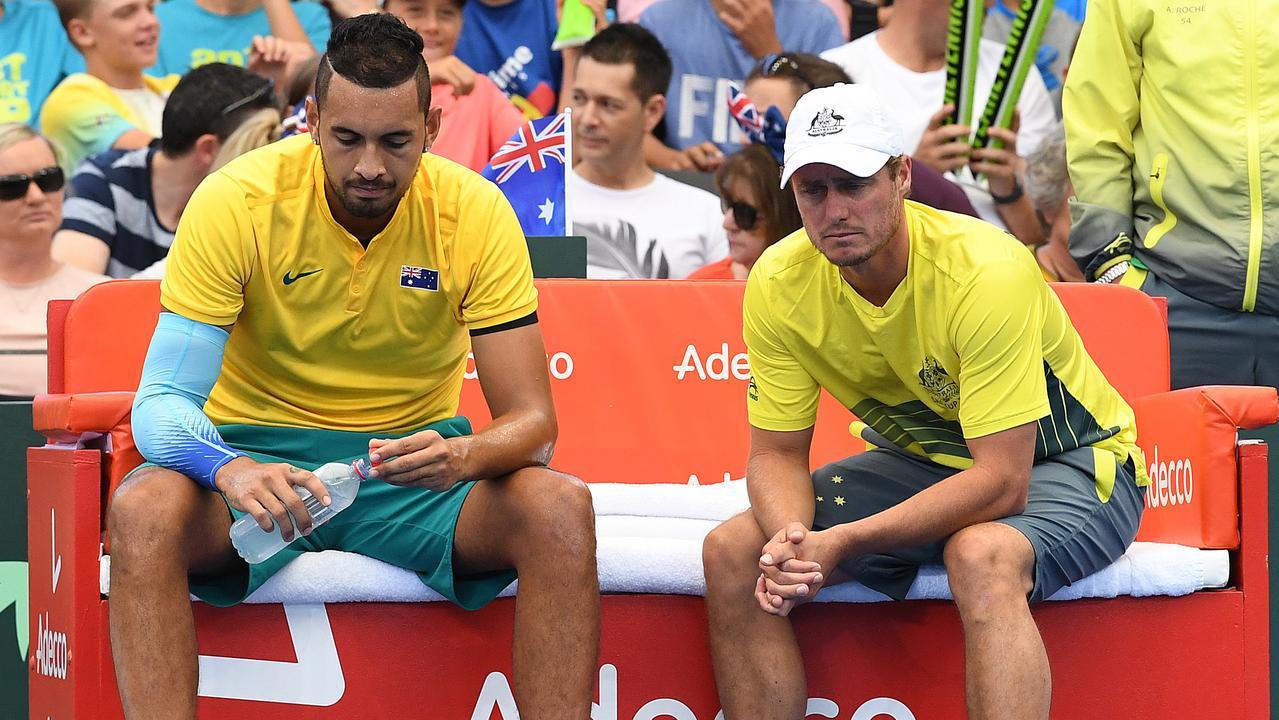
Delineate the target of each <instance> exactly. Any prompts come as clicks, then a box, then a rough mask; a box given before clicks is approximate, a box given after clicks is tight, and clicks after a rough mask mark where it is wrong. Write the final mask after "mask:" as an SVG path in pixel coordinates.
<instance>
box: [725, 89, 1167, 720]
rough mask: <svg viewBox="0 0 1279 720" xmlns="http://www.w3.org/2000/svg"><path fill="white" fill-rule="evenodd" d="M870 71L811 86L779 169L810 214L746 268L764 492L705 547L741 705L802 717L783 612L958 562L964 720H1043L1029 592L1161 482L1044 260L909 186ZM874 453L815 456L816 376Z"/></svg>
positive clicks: (750, 410)
mask: <svg viewBox="0 0 1279 720" xmlns="http://www.w3.org/2000/svg"><path fill="white" fill-rule="evenodd" d="M904 148H905V145H904V143H903V141H902V136H901V130H900V127H899V126H898V125H897V123H896V121H895V120H892V119H891V116H890V114H889V111H888V109H887V108H886V107H885V105H884V103H883V100H882V99H881V98H879V97H878V94H877V93H876V92H875V91H874V90H873V89H871V88H869V87H867V86H865V85H836V86H833V87H828V88H819V89H816V90H812V91H810V92H809V93H807V94H805V95H804V96H803V97H802V98H800V101H799V103H798V104H797V105H796V107H795V110H794V112H793V113H792V114H791V118H790V122H789V124H788V127H787V133H786V145H785V166H784V168H783V170H782V177H781V181H782V182H783V183H787V182H789V184H790V187H791V189H792V190H793V191H794V194H795V200H796V205H797V206H798V208H799V213H800V217H801V219H802V220H803V224H804V230H803V231H802V232H797V233H794V234H792V235H790V236H788V237H786V238H784V239H783V240H781V241H780V242H778V243H777V244H775V245H773V246H772V247H770V248H768V249H767V250H766V251H764V254H763V256H762V257H761V258H760V259H759V261H758V262H756V263H755V267H754V268H753V269H752V270H751V273H750V277H749V278H748V279H747V281H746V288H745V294H744V301H743V307H742V316H743V319H742V325H743V329H742V332H743V338H744V339H745V341H746V347H747V354H748V356H749V360H750V368H751V381H750V383H749V387H748V391H747V401H746V402H747V416H748V419H749V422H750V456H749V458H748V461H747V470H746V482H747V485H748V488H749V490H750V495H751V499H752V502H751V507H750V508H748V509H747V510H746V511H744V512H743V513H741V514H739V515H737V516H736V517H734V518H731V519H729V520H728V521H727V522H725V523H723V524H722V525H720V526H719V527H717V528H716V529H714V530H712V531H711V532H710V534H709V535H708V536H707V537H706V540H705V543H704V545H703V550H702V558H703V566H704V569H705V574H706V606H707V616H708V620H709V625H710V630H709V635H710V647H711V660H712V665H713V669H714V673H715V680H716V685H717V687H718V690H719V696H720V701H721V703H722V707H723V711H724V717H725V718H728V719H730V720H737V719H745V718H750V719H751V720H793V719H794V718H801V717H804V715H805V706H806V703H807V701H808V689H807V686H806V681H805V675H804V663H803V658H802V656H801V654H800V646H799V643H798V642H797V640H796V637H795V632H794V629H793V628H792V627H791V624H790V620H789V619H788V617H789V615H790V613H791V611H792V610H793V609H794V608H795V607H796V606H798V605H800V604H803V603H806V602H809V601H811V600H813V599H814V598H817V597H819V596H820V595H821V594H822V593H823V592H824V590H825V588H826V587H827V586H828V585H832V584H835V583H839V582H847V581H849V580H855V581H858V582H860V583H862V584H863V585H865V586H867V587H870V588H872V589H874V590H877V591H879V592H881V593H883V594H885V595H887V596H889V597H891V598H893V599H895V600H901V599H904V598H905V597H906V595H907V592H908V590H909V589H910V587H911V585H912V584H913V583H914V581H915V578H916V576H917V574H918V571H919V568H920V567H921V566H922V565H925V564H937V563H941V564H944V566H945V568H946V574H947V579H948V581H949V586H950V590H951V594H952V595H953V597H954V601H955V605H956V608H957V610H958V613H959V619H960V622H961V623H962V626H963V633H964V658H965V673H966V680H965V688H966V690H967V697H966V700H967V709H968V713H967V716H968V717H970V718H1017V719H1018V720H1022V719H1027V720H1028V719H1030V718H1047V717H1049V713H1050V709H1051V708H1050V705H1051V700H1052V679H1051V668H1050V665H1049V659H1048V655H1047V653H1046V652H1045V650H1044V644H1043V640H1042V638H1041V637H1040V634H1039V631H1038V628H1037V627H1036V625H1035V620H1034V617H1033V616H1032V615H1031V611H1030V604H1031V603H1037V602H1039V601H1041V600H1044V599H1045V598H1048V597H1050V596H1052V595H1053V594H1054V593H1056V592H1057V591H1058V590H1059V589H1060V588H1062V587H1065V586H1066V585H1069V584H1071V583H1073V582H1075V581H1078V580H1080V579H1082V578H1083V577H1085V576H1087V575H1090V574H1092V573H1094V572H1097V571H1099V570H1102V569H1104V568H1105V567H1107V566H1109V565H1110V564H1111V563H1112V562H1114V561H1115V559H1117V558H1118V557H1119V556H1121V555H1123V554H1124V552H1125V550H1126V549H1127V547H1128V545H1129V544H1130V543H1131V542H1132V540H1133V537H1134V536H1135V535H1136V532H1137V526H1138V524H1139V523H1140V520H1141V515H1142V510H1143V508H1144V506H1145V497H1144V493H1145V486H1147V485H1148V484H1149V479H1148V477H1147V475H1146V472H1145V468H1144V462H1143V458H1142V453H1141V450H1140V449H1139V448H1138V447H1137V445H1136V436H1137V432H1136V427H1135V421H1134V417H1133V412H1132V409H1131V408H1129V407H1128V405H1127V404H1126V403H1125V402H1124V401H1123V399H1122V398H1121V397H1120V396H1119V394H1118V393H1117V392H1116V391H1115V389H1114V388H1113V387H1111V386H1110V384H1109V383H1108V382H1107V381H1106V379H1105V377H1104V376H1103V375H1102V374H1101V371H1100V370H1099V369H1098V368H1097V366H1096V364H1095V363H1094V362H1093V361H1092V359H1091V358H1090V357H1089V356H1088V352H1087V350H1086V349H1085V348H1084V344H1083V341H1082V340H1081V339H1080V338H1079V335H1078V333H1077V332H1076V331H1075V329H1074V327H1073V326H1072V325H1071V322H1070V318H1069V317H1068V316H1067V315H1066V311H1065V309H1064V308H1063V307H1062V304H1061V302H1059V301H1058V300H1057V297H1056V295H1055V294H1054V293H1053V291H1052V290H1051V289H1050V288H1049V287H1048V284H1047V283H1045V282H1044V279H1043V277H1042V275H1041V274H1040V271H1039V268H1038V267H1037V266H1036V264H1035V261H1034V258H1032V257H1031V255H1030V253H1028V252H1026V250H1025V248H1024V247H1022V246H1021V245H1020V244H1019V243H1018V242H1017V241H1016V240H1014V239H1013V238H1011V237H1009V235H1008V234H1007V233H1005V232H1002V231H1000V230H998V229H997V228H994V227H992V226H991V225H990V224H989V223H985V222H982V221H980V220H978V219H975V218H970V217H965V216H962V215H958V214H955V213H947V212H942V211H939V210H935V209H932V208H929V207H927V206H925V205H920V204H918V203H915V202H912V201H910V200H907V199H906V197H907V194H908V193H909V191H910V186H911V178H912V171H913V169H914V168H913V166H914V164H915V163H914V161H912V160H911V159H910V158H909V157H907V156H905V154H904V152H903V151H904ZM823 390H825V391H827V392H829V393H830V394H831V395H832V396H834V398H835V399H836V401H837V402H839V403H840V404H841V405H842V406H843V407H846V408H849V409H850V410H851V411H852V413H853V414H854V415H856V416H857V417H858V418H860V421H859V423H858V425H859V426H861V428H863V429H862V436H863V438H864V439H866V440H867V441H868V443H870V444H871V445H873V446H874V449H871V450H869V451H867V452H862V453H859V454H856V455H853V456H851V457H849V458H846V459H844V460H839V461H836V462H834V463H831V464H829V465H826V466H824V467H821V468H820V469H818V470H817V471H816V472H811V473H810V467H811V465H810V457H809V453H810V445H811V442H812V434H813V427H814V424H815V422H816V420H817V405H818V400H819V397H820V394H821V392H822V391H823Z"/></svg>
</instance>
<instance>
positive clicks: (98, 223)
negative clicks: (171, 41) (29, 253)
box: [53, 63, 280, 278]
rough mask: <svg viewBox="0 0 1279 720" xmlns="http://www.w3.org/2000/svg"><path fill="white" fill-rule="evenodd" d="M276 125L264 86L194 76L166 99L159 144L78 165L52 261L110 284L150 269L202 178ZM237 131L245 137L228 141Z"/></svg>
mask: <svg viewBox="0 0 1279 720" xmlns="http://www.w3.org/2000/svg"><path fill="white" fill-rule="evenodd" d="M279 124H280V113H279V111H278V110H277V109H276V105H275V96H274V92H273V86H272V84H271V83H270V82H269V81H267V80H265V79H263V78H261V77H258V76H257V75H254V74H252V73H250V72H249V71H247V70H245V69H243V68H239V67H236V66H234V65H225V64H222V63H210V64H207V65H201V66H200V67H198V68H196V69H194V70H192V71H191V72H190V73H188V74H187V75H186V77H184V78H182V82H180V83H178V86H177V87H176V88H175V89H174V91H173V95H172V96H170V97H169V102H168V104H167V105H166V106H165V108H164V120H163V128H164V135H163V136H162V137H161V139H160V140H159V141H158V142H156V143H153V144H152V145H150V146H148V147H144V148H138V149H136V150H111V151H108V152H105V153H102V154H100V155H94V156H92V157H90V158H88V159H87V160H85V161H84V162H83V163H81V164H80V167H79V168H78V169H77V170H76V174H75V175H74V176H73V177H72V179H71V187H72V190H73V193H72V197H71V198H69V199H68V200H67V202H66V209H65V212H64V214H63V219H62V227H61V229H60V230H59V231H58V234H57V235H56V236H55V237H54V242H53V254H54V257H56V258H58V259H59V260H63V261H65V262H68V263H70V264H72V265H75V266H76V267H79V268H82V269H84V270H87V271H89V272H94V273H106V274H108V275H110V276H111V277H116V278H125V277H131V276H133V275H134V274H136V273H138V272H140V271H142V270H145V269H146V268H148V267H151V266H152V265H153V264H154V263H156V262H159V261H160V260H162V259H163V258H164V257H165V256H166V255H167V254H168V252H169V247H170V246H171V245H172V244H173V233H174V231H175V230H176V229H177V226H178V219H179V218H180V217H181V216H182V211H183V210H184V209H185V208H186V204H187V201H188V200H189V199H190V198H191V194H192V193H193V192H195V188H196V186H197V185H199V184H200V181H201V180H203V179H204V177H205V176H206V175H208V174H209V173H211V172H213V171H214V170H216V169H217V168H219V167H221V166H222V165H224V164H225V163H226V162H227V161H229V160H230V159H231V158H234V157H235V156H236V155H239V154H240V153H241V152H243V151H244V150H245V149H246V148H244V147H243V146H242V143H243V140H240V138H247V137H248V136H250V135H256V139H255V140H254V141H253V142H251V143H249V144H251V145H254V146H256V145H260V144H265V142H266V141H269V139H270V138H271V137H272V135H271V131H272V129H274V128H278V126H279ZM243 126H247V128H246V132H244V133H241V134H240V135H239V136H236V137H237V142H234V143H233V142H229V140H230V139H231V138H232V136H233V135H235V133H236V132H237V130H239V129H240V128H241V127H243ZM249 129H253V130H252V132H250V130H249ZM277 132H278V130H277Z"/></svg>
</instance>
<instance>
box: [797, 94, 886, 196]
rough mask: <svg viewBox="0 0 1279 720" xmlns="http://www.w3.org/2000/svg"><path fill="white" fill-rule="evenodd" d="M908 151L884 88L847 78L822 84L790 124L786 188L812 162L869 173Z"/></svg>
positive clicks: (859, 174) (805, 98)
mask: <svg viewBox="0 0 1279 720" xmlns="http://www.w3.org/2000/svg"><path fill="white" fill-rule="evenodd" d="M904 153H905V150H903V149H902V133H901V128H900V127H898V125H897V123H896V122H895V121H893V120H892V119H890V118H889V115H888V111H887V110H885V108H884V101H883V100H881V99H880V97H879V93H877V92H875V91H874V90H873V89H872V88H870V87H869V86H867V85H848V84H845V83H840V84H838V85H832V86H830V87H822V88H817V89H815V90H810V91H808V92H807V93H805V94H804V96H803V97H801V98H800V99H799V102H798V103H796V104H795V109H794V110H792V111H791V114H790V120H789V121H788V122H787V123H786V153H785V160H786V161H785V163H784V164H783V166H782V187H786V183H787V182H789V181H790V176H791V175H792V174H793V173H794V172H795V171H796V170H798V169H800V168H802V167H804V166H805V165H811V164H812V163H826V164H828V165H834V166H836V167H838V168H841V169H843V170H846V171H848V172H850V173H852V174H854V175H856V176H857V177H870V176H871V175H874V174H875V173H876V172H878V171H879V169H880V168H882V167H884V164H885V163H887V162H888V159H889V158H891V157H895V156H897V155H902V154H904Z"/></svg>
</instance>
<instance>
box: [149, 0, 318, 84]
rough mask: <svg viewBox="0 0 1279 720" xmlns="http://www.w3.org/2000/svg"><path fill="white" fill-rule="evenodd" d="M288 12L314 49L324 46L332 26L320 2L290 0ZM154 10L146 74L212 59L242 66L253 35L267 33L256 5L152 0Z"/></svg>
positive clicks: (246, 61)
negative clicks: (234, 8) (152, 53)
mask: <svg viewBox="0 0 1279 720" xmlns="http://www.w3.org/2000/svg"><path fill="white" fill-rule="evenodd" d="M293 12H294V13H295V14H296V15H297V16H298V22H299V23H301V24H302V29H303V30H305V31H306V34H307V37H309V38H310V39H311V44H312V45H314V46H315V50H316V52H324V49H325V48H326V47H327V46H328V44H329V31H330V30H332V22H331V21H330V20H329V11H328V10H325V9H324V6H323V5H320V4H319V3H314V2H294V3H293ZM155 15H156V17H157V18H159V20H160V48H159V52H158V53H157V56H156V61H155V65H154V66H153V67H151V68H150V69H148V70H147V74H148V75H154V76H156V77H164V76H165V75H185V74H186V72H187V71H188V70H190V69H191V68H193V67H199V66H200V65H206V64H208V63H211V62H220V63H226V64H228V65H239V66H240V67H245V66H247V65H248V64H249V46H250V45H252V44H253V36H254V35H270V34H271V23H270V22H268V21H267V17H266V10H265V9H264V8H262V7H261V6H259V7H258V9H256V10H253V11H251V12H247V13H244V14H243V15H219V14H217V13H212V12H209V11H208V10H205V9H204V8H202V7H200V6H199V5H197V4H196V2H195V0H167V1H166V2H162V3H160V4H158V5H156V8H155Z"/></svg>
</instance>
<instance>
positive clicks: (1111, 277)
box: [1097, 260, 1132, 285]
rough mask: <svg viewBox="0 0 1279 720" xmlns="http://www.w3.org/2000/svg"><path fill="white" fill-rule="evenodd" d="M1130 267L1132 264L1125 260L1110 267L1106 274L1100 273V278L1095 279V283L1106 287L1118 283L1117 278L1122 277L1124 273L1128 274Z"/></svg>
mask: <svg viewBox="0 0 1279 720" xmlns="http://www.w3.org/2000/svg"><path fill="white" fill-rule="evenodd" d="M1131 266H1132V263H1130V262H1128V261H1127V260H1123V261H1121V262H1117V263H1115V264H1114V265H1112V266H1110V268H1108V269H1107V270H1106V272H1104V273H1102V274H1101V276H1100V277H1098V278H1097V282H1099V283H1104V284H1106V285H1109V284H1111V283H1114V282H1118V280H1119V278H1121V277H1123V276H1124V273H1126V272H1128V268H1129V267H1131Z"/></svg>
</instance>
